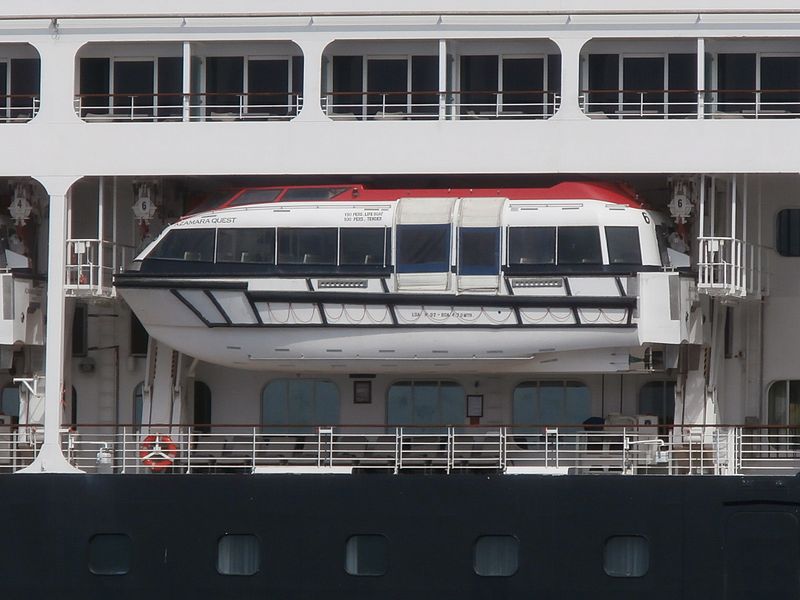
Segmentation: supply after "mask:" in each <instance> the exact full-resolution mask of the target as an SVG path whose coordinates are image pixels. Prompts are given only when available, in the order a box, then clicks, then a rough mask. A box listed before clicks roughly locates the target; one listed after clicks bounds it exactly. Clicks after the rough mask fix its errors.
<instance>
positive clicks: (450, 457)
mask: <svg viewBox="0 0 800 600" xmlns="http://www.w3.org/2000/svg"><path fill="white" fill-rule="evenodd" d="M455 445H456V438H455V429H454V428H453V427H450V426H448V427H447V473H448V474H450V471H451V469H452V468H453V465H454V464H455V453H456V448H455Z"/></svg>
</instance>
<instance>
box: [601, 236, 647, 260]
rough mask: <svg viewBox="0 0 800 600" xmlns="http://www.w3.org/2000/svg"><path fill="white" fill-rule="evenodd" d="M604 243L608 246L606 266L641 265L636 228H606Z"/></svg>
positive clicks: (640, 251) (640, 250) (640, 249)
mask: <svg viewBox="0 0 800 600" xmlns="http://www.w3.org/2000/svg"><path fill="white" fill-rule="evenodd" d="M606 243H607V245H608V264H610V265H640V264H642V248H641V246H640V245H639V228H638V227H606Z"/></svg>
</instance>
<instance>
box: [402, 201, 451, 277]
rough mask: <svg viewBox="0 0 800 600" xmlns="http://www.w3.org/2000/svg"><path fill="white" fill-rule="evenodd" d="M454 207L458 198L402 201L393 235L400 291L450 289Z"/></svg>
mask: <svg viewBox="0 0 800 600" xmlns="http://www.w3.org/2000/svg"><path fill="white" fill-rule="evenodd" d="M455 206H456V199H455V198H401V199H400V201H399V202H398V205H397V212H396V220H395V232H394V239H395V248H394V251H395V261H394V264H395V269H396V272H397V279H396V282H397V289H398V290H403V291H420V292H427V291H431V292H443V291H449V290H450V289H451V285H452V265H453V264H454V256H453V247H454V244H453V213H454V209H455Z"/></svg>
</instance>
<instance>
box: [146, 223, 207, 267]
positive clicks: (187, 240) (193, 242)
mask: <svg viewBox="0 0 800 600" xmlns="http://www.w3.org/2000/svg"><path fill="white" fill-rule="evenodd" d="M147 258H159V259H162V260H185V261H193V262H213V261H214V230H213V229H173V230H172V231H170V232H169V233H168V234H167V235H166V237H165V238H164V239H163V240H161V241H160V242H159V243H158V245H157V246H156V247H155V248H154V249H153V251H152V252H151V253H150V255H149V256H148V257H147Z"/></svg>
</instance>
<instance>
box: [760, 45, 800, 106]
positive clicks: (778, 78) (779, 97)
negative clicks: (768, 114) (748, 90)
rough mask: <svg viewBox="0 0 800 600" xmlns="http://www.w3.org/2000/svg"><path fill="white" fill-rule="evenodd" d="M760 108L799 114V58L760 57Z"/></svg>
mask: <svg viewBox="0 0 800 600" xmlns="http://www.w3.org/2000/svg"><path fill="white" fill-rule="evenodd" d="M759 75H760V77H761V99H760V103H761V108H762V109H766V110H779V111H784V112H787V113H796V112H800V105H798V103H800V92H798V90H800V56H762V57H761V69H760V73H759Z"/></svg>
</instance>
